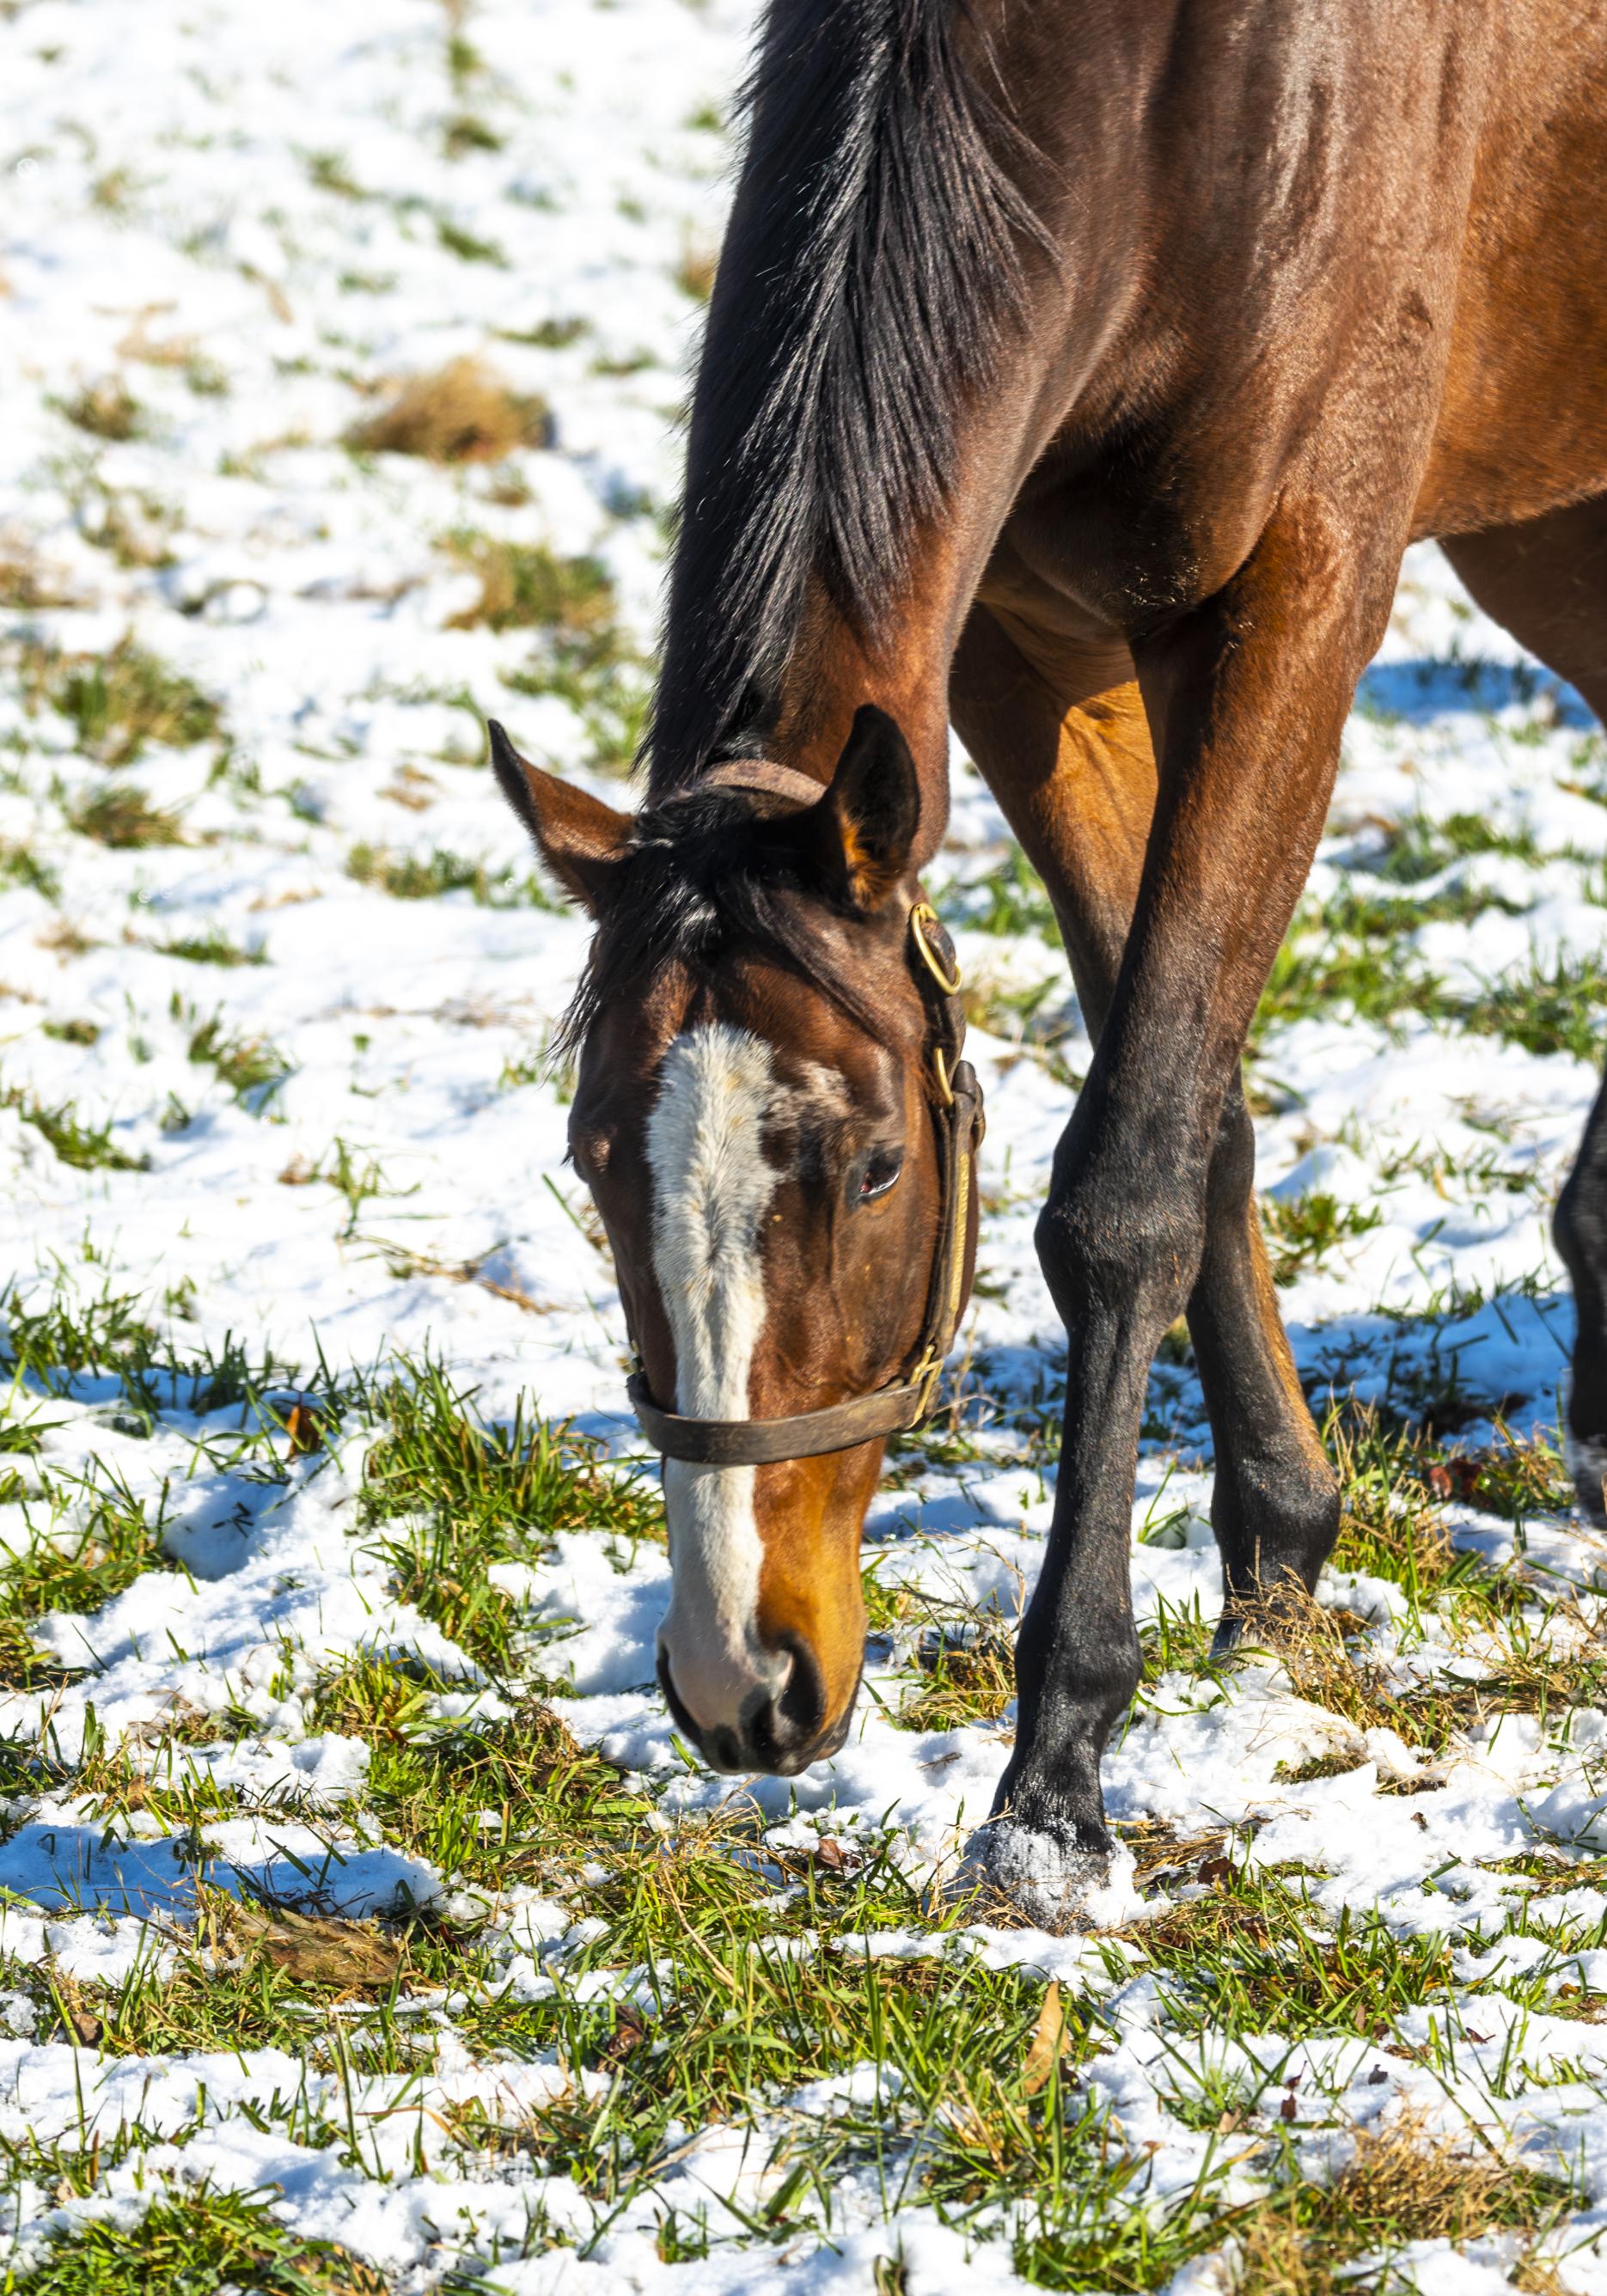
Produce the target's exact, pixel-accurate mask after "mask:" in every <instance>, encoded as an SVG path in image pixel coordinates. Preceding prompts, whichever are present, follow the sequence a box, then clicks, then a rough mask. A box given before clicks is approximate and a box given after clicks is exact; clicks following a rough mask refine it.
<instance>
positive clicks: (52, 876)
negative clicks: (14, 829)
mask: <svg viewBox="0 0 1607 2296" xmlns="http://www.w3.org/2000/svg"><path fill="white" fill-rule="evenodd" d="M0 884H6V885H23V886H26V887H27V889H28V890H29V892H30V893H37V894H38V896H39V898H41V900H45V901H49V902H50V903H52V905H54V903H56V902H57V901H59V900H60V899H61V879H60V877H58V876H57V874H56V873H55V871H54V870H53V868H52V867H51V866H50V865H49V864H48V863H47V862H45V861H41V860H40V859H39V857H38V856H37V854H36V853H34V852H32V851H30V849H29V847H27V846H26V845H8V844H5V843H4V842H0Z"/></svg>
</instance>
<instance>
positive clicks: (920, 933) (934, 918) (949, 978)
mask: <svg viewBox="0 0 1607 2296" xmlns="http://www.w3.org/2000/svg"><path fill="white" fill-rule="evenodd" d="M929 924H934V925H936V926H937V928H938V930H939V932H941V931H942V930H943V921H942V919H941V918H940V917H939V914H938V912H937V911H936V909H934V908H933V906H932V905H931V902H930V901H917V902H916V903H915V906H914V908H913V909H912V910H911V911H910V913H909V929H910V931H911V932H912V933H913V934H914V941H915V947H917V948H918V949H919V950H920V952H921V961H922V964H924V965H925V967H926V969H927V971H928V972H930V973H931V977H932V979H933V980H935V981H936V982H937V984H938V986H939V988H940V989H941V990H942V991H943V994H944V995H945V996H957V995H958V994H959V989H960V968H959V966H958V964H956V965H955V969H954V972H953V974H952V975H950V974H949V973H947V972H945V971H944V970H943V966H942V964H941V963H940V961H939V957H938V955H937V952H936V951H935V950H934V949H933V947H932V945H931V941H929V940H928V939H927V938H926V928H927V926H928V925H929Z"/></svg>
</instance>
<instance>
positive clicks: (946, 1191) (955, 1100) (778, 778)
mask: <svg viewBox="0 0 1607 2296" xmlns="http://www.w3.org/2000/svg"><path fill="white" fill-rule="evenodd" d="M698 786H699V788H700V789H707V788H709V787H711V786H712V787H714V788H724V789H743V790H750V791H754V792H755V793H756V794H758V795H762V796H766V797H775V798H781V799H784V800H786V801H788V802H789V803H791V804H793V805H799V804H805V805H813V804H815V803H816V801H817V800H818V799H819V798H820V797H821V795H822V794H823V791H822V786H821V784H820V783H818V782H816V781H812V780H811V779H810V778H809V777H808V775H805V774H800V773H797V772H795V771H794V770H793V768H792V767H790V766H778V765H773V764H772V763H771V762H770V761H769V760H768V759H767V758H742V759H740V760H736V761H734V762H732V763H731V764H728V765H723V766H716V767H712V768H711V770H710V771H709V773H707V774H705V775H703V776H702V778H701V781H700V783H699V784H698ZM909 938H910V948H911V952H912V955H914V958H915V959H917V960H918V964H917V965H916V967H915V968H914V969H915V979H916V984H917V986H918V987H919V988H920V989H921V991H922V1001H923V1002H924V1003H925V1005H926V1006H927V1008H928V1014H929V1019H930V1022H931V1033H930V1037H929V1055H930V1058H931V1069H932V1077H933V1079H934V1081H935V1083H936V1086H937V1105H936V1107H935V1108H934V1110H933V1119H934V1122H935V1125H936V1129H937V1140H938V1177H939V1188H940V1190H941V1202H940V1209H939V1218H938V1238H937V1242H936V1245H935V1247H934V1249H933V1252H932V1267H931V1280H930V1282H929V1283H928V1285H927V1293H926V1314H925V1316H924V1317H923V1319H922V1324H921V1336H920V1338H919V1339H918V1340H917V1341H916V1342H915V1349H914V1358H913V1360H912V1362H911V1365H910V1367H909V1370H908V1371H907V1373H906V1374H905V1376H904V1377H903V1378H902V1379H899V1380H897V1381H895V1382H894V1383H893V1384H892V1385H891V1386H890V1387H879V1388H876V1389H875V1390H873V1392H872V1393H871V1394H869V1395H857V1396H852V1397H850V1398H849V1401H848V1402H846V1403H833V1404H829V1405H828V1406H826V1408H825V1409H824V1411H795V1412H792V1413H791V1414H790V1415H788V1416H787V1417H786V1418H784V1419H691V1418H684V1417H683V1416H682V1415H681V1414H680V1413H678V1412H675V1411H664V1410H662V1409H660V1406H659V1405H658V1404H656V1403H655V1402H654V1401H653V1399H652V1391H651V1390H650V1389H649V1387H648V1384H647V1376H646V1374H645V1373H644V1370H643V1369H642V1365H641V1359H640V1357H638V1358H637V1361H636V1368H635V1371H634V1372H633V1373H632V1374H631V1377H630V1380H629V1382H628V1383H627V1393H628V1395H629V1397H630V1401H631V1408H632V1409H633V1410H634V1411H635V1415H636V1417H637V1419H638V1420H639V1421H640V1422H641V1425H642V1431H643V1433H644V1435H645V1436H646V1438H647V1439H648V1441H649V1442H650V1443H651V1444H652V1447H653V1448H654V1449H655V1450H656V1451H661V1452H662V1453H663V1454H664V1456H665V1457H666V1458H667V1459H682V1460H685V1461H686V1462H687V1463H688V1464H690V1465H693V1466H699V1467H767V1466H771V1465H774V1464H775V1463H776V1462H777V1461H778V1460H783V1459H813V1458H816V1457H818V1456H820V1455H821V1454H822V1453H824V1452H828V1451H849V1450H852V1449H853V1447H854V1446H855V1445H856V1444H857V1443H868V1442H871V1441H872V1440H873V1439H878V1438H881V1437H882V1436H887V1435H901V1434H904V1433H906V1432H907V1431H908V1430H909V1429H910V1428H912V1427H918V1426H919V1425H920V1423H921V1422H922V1420H923V1419H924V1418H925V1417H926V1416H927V1415H928V1413H929V1412H930V1411H931V1407H932V1403H933V1400H934V1399H935V1398H936V1395H937V1391H938V1381H939V1376H940V1374H941V1373H942V1369H943V1359H944V1357H946V1356H947V1353H948V1350H949V1349H950V1347H951V1346H952V1345H953V1344H954V1336H955V1326H956V1325H957V1324H958V1323H959V1320H960V1311H961V1309H962V1308H963V1306H964V1304H965V1294H966V1290H967V1285H966V1281H965V1279H966V1275H967V1271H968V1267H969V1263H970V1259H971V1255H972V1245H973V1239H974V1236H975V1233H976V1218H977V1183H976V1151H977V1148H978V1145H979V1144H980V1141H981V1138H982V1132H983V1121H982V1088H981V1087H980V1085H979V1084H978V1082H977V1079H976V1075H975V1072H974V1070H972V1065H971V1062H969V1061H964V1060H962V1059H961V1058H960V1047H961V1046H962V1045H963V1043H964V1041H965V1013H964V1009H963V1006H962V1005H961V1003H960V995H959V991H960V968H959V966H958V965H957V964H955V954H954V950H953V948H952V947H951V946H950V944H949V939H948V935H947V933H946V932H945V931H944V930H943V926H942V924H941V922H940V921H939V917H938V914H937V912H936V910H935V909H933V908H932V907H931V904H930V903H929V902H926V901H917V902H916V903H915V906H914V908H913V909H912V910H911V911H910V913H909ZM929 982H930V983H931V984H933V985H935V988H936V990H937V994H936V995H935V996H934V995H933V993H932V988H931V987H929V985H928V984H929Z"/></svg>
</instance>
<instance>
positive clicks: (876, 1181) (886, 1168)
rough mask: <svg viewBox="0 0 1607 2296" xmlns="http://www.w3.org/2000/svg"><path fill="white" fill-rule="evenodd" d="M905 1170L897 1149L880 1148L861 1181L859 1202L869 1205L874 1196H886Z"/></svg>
mask: <svg viewBox="0 0 1607 2296" xmlns="http://www.w3.org/2000/svg"><path fill="white" fill-rule="evenodd" d="M903 1169H904V1159H903V1157H902V1156H900V1155H899V1153H898V1150H897V1149H896V1148H878V1149H877V1150H876V1152H875V1153H874V1154H873V1156H872V1158H871V1160H870V1162H869V1163H868V1164H867V1165H866V1166H865V1170H864V1171H863V1173H862V1174H861V1175H860V1179H859V1201H860V1202H861V1203H862V1204H867V1203H869V1201H871V1198H872V1197H873V1196H884V1195H886V1193H887V1192H888V1190H889V1189H890V1187H891V1186H892V1185H893V1182H894V1181H895V1180H896V1179H897V1178H898V1175H899V1173H900V1172H901V1171H902V1170H903Z"/></svg>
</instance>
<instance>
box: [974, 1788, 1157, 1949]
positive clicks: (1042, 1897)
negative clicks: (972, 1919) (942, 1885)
mask: <svg viewBox="0 0 1607 2296" xmlns="http://www.w3.org/2000/svg"><path fill="white" fill-rule="evenodd" d="M948 1894H949V1895H950V1897H951V1898H973V1899H974V1900H975V1901H976V1909H977V1914H978V1917H979V1918H980V1919H981V1920H983V1921H986V1919H987V1918H988V1911H987V1908H988V1899H989V1898H1004V1899H1006V1900H1007V1901H1008V1902H1009V1904H1010V1905H1012V1906H1013V1907H1014V1908H1015V1910H1016V1911H1017V1912H1018V1913H1021V1914H1025V1915H1026V1916H1027V1919H1028V1920H1029V1922H1030V1923H1032V1924H1033V1926H1034V1928H1035V1929H1040V1930H1048V1931H1050V1932H1051V1933H1052V1934H1053V1935H1054V1936H1056V1937H1064V1936H1067V1935H1068V1934H1070V1932H1072V1931H1079V1930H1110V1929H1119V1928H1120V1927H1121V1926H1122V1925H1123V1923H1127V1922H1130V1921H1132V1920H1133V1919H1134V1918H1135V1917H1136V1915H1139V1914H1140V1913H1142V1912H1143V1911H1144V1901H1143V1899H1142V1898H1140V1897H1139V1895H1138V1892H1137V1890H1136V1888H1135V1887H1134V1882H1133V1853H1132V1851H1131V1850H1130V1849H1123V1848H1122V1847H1121V1846H1120V1845H1119V1844H1118V1846H1117V1847H1116V1848H1115V1849H1110V1850H1103V1849H1082V1848H1080V1847H1079V1846H1078V1841H1077V1839H1076V1836H1075V1834H1074V1833H1072V1832H1071V1830H1070V1827H1068V1828H1066V1829H1064V1830H1063V1831H1061V1830H1056V1831H1054V1832H1039V1831H1037V1829H1036V1828H1034V1827H1032V1826H1029V1825H1018V1824H1017V1823H1016V1821H1015V1820H1014V1819H1013V1818H1009V1817H995V1818H989V1820H988V1823H987V1825H980V1826H979V1827H978V1828H977V1830H976V1832H975V1833H973V1834H972V1837H971V1840H970V1841H968V1842H967V1843H966V1845H965V1856H964V1858H963V1861H962V1864H961V1866H960V1870H959V1872H958V1874H956V1875H955V1879H954V1881H953V1882H952V1883H951V1884H950V1887H949V1892H948Z"/></svg>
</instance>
